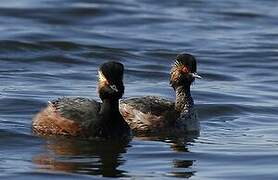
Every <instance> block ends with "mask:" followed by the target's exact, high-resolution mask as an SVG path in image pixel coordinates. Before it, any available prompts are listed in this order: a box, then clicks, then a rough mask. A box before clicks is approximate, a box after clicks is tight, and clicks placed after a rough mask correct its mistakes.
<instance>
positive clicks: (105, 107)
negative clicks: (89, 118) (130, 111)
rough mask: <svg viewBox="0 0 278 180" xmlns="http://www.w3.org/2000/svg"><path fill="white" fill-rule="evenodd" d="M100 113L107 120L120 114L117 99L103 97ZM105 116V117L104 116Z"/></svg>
mask: <svg viewBox="0 0 278 180" xmlns="http://www.w3.org/2000/svg"><path fill="white" fill-rule="evenodd" d="M100 114H101V115H102V116H103V117H104V118H105V119H107V120H109V119H114V118H116V117H117V115H119V114H120V111H119V100H118V99H117V100H115V99H113V100H111V99H104V100H102V105H101V108H100ZM106 117H107V118H106Z"/></svg>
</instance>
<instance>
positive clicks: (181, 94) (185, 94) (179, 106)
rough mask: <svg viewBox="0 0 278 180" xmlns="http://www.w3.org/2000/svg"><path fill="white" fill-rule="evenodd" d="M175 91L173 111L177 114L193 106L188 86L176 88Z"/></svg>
mask: <svg viewBox="0 0 278 180" xmlns="http://www.w3.org/2000/svg"><path fill="white" fill-rule="evenodd" d="M175 90H176V102H175V110H176V111H178V112H183V111H185V109H186V108H189V107H190V106H192V105H194V102H193V98H192V97H191V93H190V85H187V86H178V87H177V88H175Z"/></svg>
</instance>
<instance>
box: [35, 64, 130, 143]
mask: <svg viewBox="0 0 278 180" xmlns="http://www.w3.org/2000/svg"><path fill="white" fill-rule="evenodd" d="M122 79H123V65H122V64H120V63H117V62H108V63H104V64H103V65H102V66H101V67H100V71H99V84H98V93H99V95H100V98H101V100H102V102H97V101H95V100H92V99H88V98H81V97H75V98H72V97H71V98H70V97H63V98H59V99H57V100H54V101H51V102H49V104H48V106H47V107H46V108H44V109H42V111H41V112H40V113H38V114H37V115H36V116H35V117H34V119H33V131H34V132H35V133H37V134H39V135H66V136H79V137H100V138H128V137H129V136H130V129H129V126H128V125H127V123H126V122H125V121H124V119H123V117H122V116H121V114H120V112H119V109H118V101H119V98H121V97H122V95H123V93H124V86H123V82H122Z"/></svg>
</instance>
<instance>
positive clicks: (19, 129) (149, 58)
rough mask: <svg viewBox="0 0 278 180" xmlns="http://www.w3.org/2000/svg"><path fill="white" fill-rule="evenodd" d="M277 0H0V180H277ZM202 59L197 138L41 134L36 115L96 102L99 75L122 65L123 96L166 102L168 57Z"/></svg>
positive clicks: (197, 88) (197, 93)
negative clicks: (101, 68)
mask: <svg viewBox="0 0 278 180" xmlns="http://www.w3.org/2000/svg"><path fill="white" fill-rule="evenodd" d="M277 19H278V3H277V1H275V0H244V1H243V0H215V1H214V0H171V1H167V0H161V1H155V0H148V1H147V0H122V1H116V0H96V1H92V0H59V1H57V0H20V1H19V0H1V2H0V24H1V25H0V63H1V64H0V95H1V96H0V174H1V175H0V178H1V179H2V178H3V179H49V178H54V179H55V178H59V179H76V178H80V179H91V178H102V177H119V178H122V179H171V178H172V179H179V178H183V179H184V178H190V179H221V180H226V179H245V180H248V179H252V180H254V179H278V163H277V162H278V119H277V115H278V110H277V106H278V102H277V100H278V98H277V91H278V71H277V70H278V62H277V60H278V21H277ZM180 52H189V53H192V54H194V55H195V56H196V58H197V60H198V65H199V66H198V72H199V74H200V75H202V76H203V77H204V78H203V79H202V80H198V81H196V83H195V84H194V86H193V87H192V91H193V92H192V93H193V96H194V99H195V103H196V105H197V108H198V111H199V117H200V122H201V128H202V129H201V134H200V136H199V137H195V138H193V139H190V138H185V139H183V140H174V139H171V138H164V137H158V138H136V137H135V138H134V139H133V140H132V141H131V142H129V143H128V144H124V143H116V142H88V141H85V140H71V139H43V138H38V137H36V136H35V135H33V134H32V132H31V119H32V117H33V115H34V114H35V113H36V112H37V111H39V110H40V108H42V107H43V106H45V104H46V102H47V101H48V100H51V99H54V98H57V97H60V96H85V97H90V98H96V99H97V95H96V80H97V76H96V70H97V67H98V65H99V64H100V63H102V62H104V61H106V60H118V61H121V62H122V63H124V64H125V67H126V74H125V84H126V93H125V97H129V96H139V95H147V94H154V95H159V96H163V97H166V98H169V99H173V98H174V92H173V90H172V89H171V88H170V87H169V83H168V78H169V69H170V65H171V63H172V62H173V59H174V58H175V56H176V55H177V54H178V53H180Z"/></svg>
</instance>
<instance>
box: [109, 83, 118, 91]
mask: <svg viewBox="0 0 278 180" xmlns="http://www.w3.org/2000/svg"><path fill="white" fill-rule="evenodd" d="M109 87H110V88H111V89H112V90H113V91H115V92H118V91H119V90H118V89H117V87H116V85H114V84H112V85H109Z"/></svg>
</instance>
